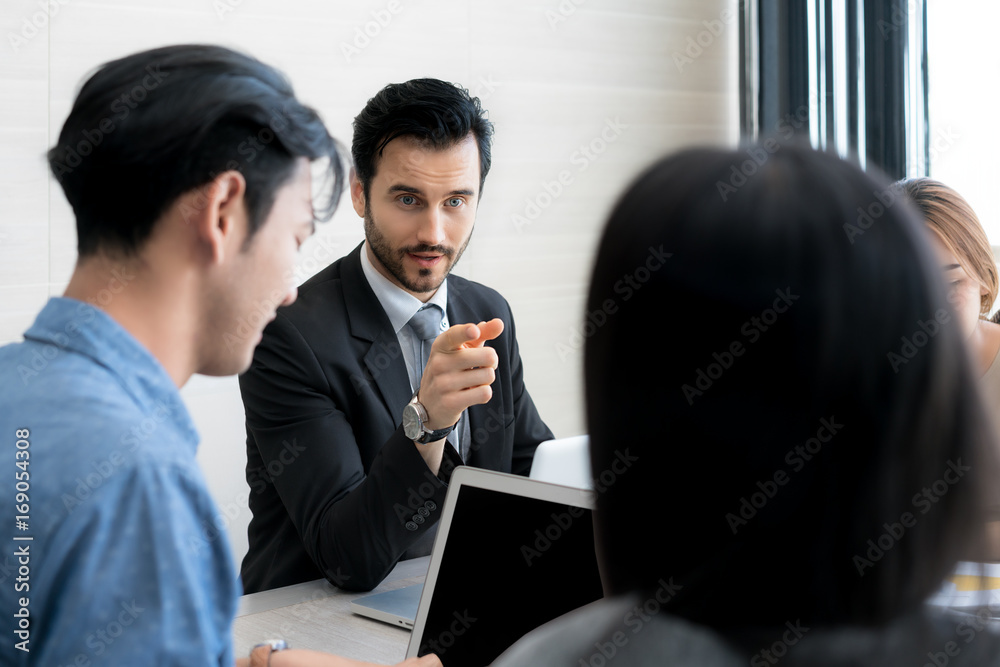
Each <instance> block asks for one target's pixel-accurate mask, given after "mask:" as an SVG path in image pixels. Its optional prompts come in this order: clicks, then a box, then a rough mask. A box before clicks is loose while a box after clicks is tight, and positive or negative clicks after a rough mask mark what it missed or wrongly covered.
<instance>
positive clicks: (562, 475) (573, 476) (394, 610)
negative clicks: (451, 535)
mask: <svg viewBox="0 0 1000 667" xmlns="http://www.w3.org/2000/svg"><path fill="white" fill-rule="evenodd" d="M589 443H590V438H589V437H588V436H586V435H578V436H573V437H569V438H560V439H556V440H546V441H545V442H542V443H540V444H539V445H538V448H537V449H536V450H535V456H534V460H533V462H532V465H531V474H530V476H531V478H532V479H537V480H540V481H543V482H551V483H553V484H561V485H563V486H572V487H576V488H579V489H587V490H590V489H592V488H593V480H592V479H591V475H590V454H589V451H588V446H589ZM522 479H523V478H522ZM452 483H454V482H452ZM422 589H423V584H414V585H412V586H406V587H404V588H398V589H396V590H392V591H387V592H384V593H375V594H373V595H367V596H365V597H361V598H357V599H356V600H353V601H352V602H351V611H352V612H353V613H355V614H358V615H360V616H367V617H368V618H373V619H375V620H378V621H382V622H384V623H389V624H390V625H395V626H398V627H403V628H408V629H412V628H413V623H414V621H415V620H416V616H417V607H418V606H419V602H420V592H421V590H422Z"/></svg>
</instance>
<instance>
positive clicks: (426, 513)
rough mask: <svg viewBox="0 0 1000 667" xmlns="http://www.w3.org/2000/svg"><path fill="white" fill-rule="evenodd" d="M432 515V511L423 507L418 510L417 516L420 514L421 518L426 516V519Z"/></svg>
mask: <svg viewBox="0 0 1000 667" xmlns="http://www.w3.org/2000/svg"><path fill="white" fill-rule="evenodd" d="M430 513H431V511H430V510H429V509H427V508H426V507H421V508H420V509H418V510H417V514H419V515H420V516H424V517H425V516H430Z"/></svg>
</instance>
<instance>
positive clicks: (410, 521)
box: [240, 245, 552, 593]
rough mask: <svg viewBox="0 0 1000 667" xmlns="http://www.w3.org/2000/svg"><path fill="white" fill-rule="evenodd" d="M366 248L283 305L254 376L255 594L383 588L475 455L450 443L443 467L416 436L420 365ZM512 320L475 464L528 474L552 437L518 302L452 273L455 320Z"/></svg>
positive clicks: (250, 450) (250, 411)
mask: <svg viewBox="0 0 1000 667" xmlns="http://www.w3.org/2000/svg"><path fill="white" fill-rule="evenodd" d="M361 252H363V245H362V246H359V247H358V248H355V249H354V251H353V252H351V253H350V254H349V255H347V256H346V257H343V258H341V259H339V260H337V261H336V262H334V263H333V264H331V265H330V266H328V267H327V268H326V269H324V270H323V271H321V272H320V273H318V274H317V275H315V276H314V277H312V278H311V279H310V280H308V281H306V282H305V283H304V284H303V285H302V286H301V287H300V288H299V296H298V300H297V301H296V302H295V303H293V304H292V305H290V306H287V307H285V308H281V309H279V310H278V315H277V318H276V319H275V320H274V321H273V322H272V323H271V324H270V325H269V326H268V327H267V329H266V330H265V331H264V338H263V341H261V343H260V345H258V347H257V350H256V352H255V353H254V360H253V365H252V366H251V367H250V369H249V370H248V371H247V372H246V373H245V374H244V375H242V376H241V377H240V391H241V392H242V395H243V403H244V406H245V408H246V428H247V468H246V473H247V482H248V483H249V485H250V509H251V511H252V512H253V518H252V520H251V521H250V528H249V538H250V550H249V552H248V553H247V556H246V558H244V560H243V567H242V576H243V585H244V589H245V591H246V592H247V593H253V592H257V591H261V590H267V589H270V588H276V587H279V586H287V585H289V584H294V583H298V582H302V581H309V580H311V579H318V578H320V577H326V578H327V579H328V580H330V581H331V582H332V583H333V584H334V585H336V586H339V587H341V588H344V589H348V590H371V589H372V588H374V587H375V586H377V585H378V584H379V583H380V582H381V581H382V580H383V579H384V578H385V576H386V574H388V573H389V571H390V570H391V569H392V568H393V566H394V565H395V564H396V562H397V561H398V560H399V559H400V558H401V557H404V554H405V556H406V557H411V556H416V555H423V554H426V553H429V552H430V546H431V542H432V540H431V537H432V533H433V531H432V527H433V526H435V525H436V523H437V520H438V517H439V516H440V512H441V508H442V506H443V504H444V496H445V491H446V490H447V480H448V479H449V478H450V474H451V471H452V470H453V469H454V467H455V465H460V464H461V463H462V461H461V459H460V458H459V456H458V454H457V453H456V452H455V451H454V449H453V448H452V447H451V446H450V445H448V446H446V447H445V461H444V462H443V464H442V466H441V471H440V472H439V474H438V475H437V476H435V475H433V474H432V473H431V471H430V469H429V468H428V467H427V465H426V464H425V463H424V461H423V459H422V458H421V457H420V454H419V453H418V452H417V450H416V446H415V445H414V444H413V442H412V441H411V440H408V439H407V438H406V436H404V435H403V431H402V427H401V426H400V420H401V417H402V411H403V406H404V405H406V403H407V402H408V401H409V400H410V397H411V392H410V382H409V378H408V376H407V373H406V364H405V363H404V361H403V356H402V352H401V350H400V346H399V342H398V340H397V337H396V334H395V332H393V330H392V325H391V324H390V322H389V318H388V316H387V315H386V314H385V311H383V310H382V306H381V304H380V303H379V301H378V298H377V297H376V296H375V293H374V292H373V291H372V289H371V287H370V286H369V284H368V281H367V279H366V278H365V276H364V273H363V271H362V268H361V255H360V253H361ZM494 317H499V318H500V319H502V320H503V322H504V331H503V333H502V334H501V335H500V336H499V337H498V338H497V339H496V340H493V341H489V342H488V343H487V344H488V345H490V346H491V347H493V348H494V349H495V350H496V352H497V356H498V357H499V362H500V364H499V368H498V370H497V375H496V380H495V381H494V383H493V385H492V388H493V397H492V399H490V401H489V402H488V403H487V404H485V405H476V406H472V407H471V408H469V428H470V433H471V436H472V441H471V443H470V447H471V449H470V453H469V460H468V461H467V462H466V463H467V464H468V465H472V466H476V467H480V468H488V469H491V470H499V471H503V472H514V473H517V474H522V475H526V474H527V473H528V470H529V469H530V467H531V461H532V458H533V456H534V452H535V448H536V446H537V445H538V443H539V442H541V441H543V440H548V439H550V438H551V437H552V432H551V431H550V430H549V428H548V427H547V426H546V425H545V424H544V423H543V422H542V420H541V419H540V418H539V416H538V412H537V410H536V409H535V405H534V403H533V402H532V400H531V397H530V396H529V395H528V391H527V390H526V389H525V387H524V381H523V375H522V369H521V357H520V354H519V353H518V347H517V340H516V337H515V329H514V321H513V318H512V316H511V311H510V305H509V304H508V303H507V301H506V300H505V299H504V298H503V297H501V296H500V295H499V294H498V293H497V292H495V291H494V290H492V289H490V288H488V287H485V286H483V285H480V284H478V283H474V282H471V281H469V280H465V279H464V278H460V277H458V276H449V277H448V319H449V321H450V322H451V323H452V324H462V323H467V322H473V323H475V322H480V321H488V320H490V319H493V318H494Z"/></svg>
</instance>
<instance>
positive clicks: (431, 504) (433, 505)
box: [424, 500, 438, 512]
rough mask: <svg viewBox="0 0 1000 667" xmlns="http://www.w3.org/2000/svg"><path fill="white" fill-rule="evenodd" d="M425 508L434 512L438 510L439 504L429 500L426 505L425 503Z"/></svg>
mask: <svg viewBox="0 0 1000 667" xmlns="http://www.w3.org/2000/svg"><path fill="white" fill-rule="evenodd" d="M424 507H426V508H427V509H429V510H430V511H432V512H433V511H434V510H436V509H437V508H438V506H437V503H436V502H434V501H433V500H428V501H427V502H426V503H424Z"/></svg>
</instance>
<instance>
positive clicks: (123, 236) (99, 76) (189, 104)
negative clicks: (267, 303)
mask: <svg viewBox="0 0 1000 667" xmlns="http://www.w3.org/2000/svg"><path fill="white" fill-rule="evenodd" d="M300 157H305V158H308V159H309V160H328V164H327V165H325V166H326V169H327V177H328V180H329V181H330V182H329V183H327V185H328V186H329V193H328V197H327V201H326V202H324V203H322V204H320V205H319V206H318V207H317V218H319V219H321V220H325V219H328V218H329V217H330V216H332V215H333V211H334V209H335V208H336V206H337V202H338V199H339V197H340V193H341V190H342V184H343V181H344V169H345V168H344V164H343V162H342V158H341V155H340V151H339V149H338V146H337V144H336V142H335V140H334V139H333V138H332V137H331V136H330V134H329V132H327V129H326V127H325V126H324V125H323V122H322V121H321V120H320V118H319V116H318V115H317V114H316V112H315V111H314V110H313V109H311V108H309V107H306V106H304V105H302V103H300V102H299V101H298V100H297V99H296V98H295V94H294V92H293V90H292V86H291V84H290V83H289V82H288V80H287V79H286V78H285V77H284V76H283V75H282V74H281V73H280V72H278V71H277V70H275V69H274V68H272V67H269V66H268V65H265V64H263V63H261V62H260V61H258V60H255V59H254V58H251V57H249V56H246V55H243V54H241V53H237V52H235V51H231V50H229V49H226V48H223V47H220V46H205V45H180V46H168V47H164V48H158V49H153V50H150V51H143V52H141V53H136V54H133V55H130V56H127V57H125V58H121V59H119V60H115V61H112V62H109V63H107V64H105V65H103V66H102V67H100V68H99V69H98V70H97V72H96V73H94V74H93V75H92V76H91V77H90V78H89V79H88V80H87V82H86V83H84V84H83V87H82V88H81V90H80V93H79V95H77V98H76V101H75V102H74V104H73V109H72V110H71V111H70V114H69V118H67V119H66V123H65V124H64V125H63V128H62V132H61V133H60V134H59V141H58V143H57V144H56V145H55V146H54V147H53V148H52V149H51V150H50V151H49V154H48V159H49V166H50V168H51V169H52V173H53V174H54V175H55V177H56V180H58V181H59V184H60V185H61V186H62V188H63V191H64V192H65V193H66V199H68V200H69V203H70V204H71V205H72V207H73V212H74V213H75V214H76V224H77V237H78V239H77V245H78V251H79V253H80V255H81V256H86V255H89V254H93V253H95V252H97V251H98V250H113V251H116V252H123V253H125V254H132V253H134V252H135V251H136V250H137V249H138V248H139V247H140V246H141V245H142V244H143V242H144V241H145V240H146V239H147V238H148V237H149V235H150V232H151V231H152V228H153V225H154V223H155V222H156V221H157V220H158V219H159V217H160V216H161V215H162V214H163V213H164V212H165V211H166V210H167V208H169V207H170V205H171V204H172V203H173V202H174V201H175V200H176V199H177V198H178V197H179V196H180V195H182V194H184V193H185V192H189V191H191V190H193V189H195V188H197V187H199V186H203V185H205V184H207V183H209V182H211V181H212V179H213V178H215V177H216V176H217V175H218V174H220V173H222V172H224V171H227V170H230V169H236V170H238V171H240V172H241V173H242V174H243V176H244V178H245V179H246V184H247V185H246V204H247V209H248V214H249V232H250V236H251V237H252V235H253V233H254V232H256V230H257V229H259V228H260V226H261V225H262V224H263V222H264V220H266V219H267V215H268V213H269V212H270V210H271V206H272V205H273V204H274V197H275V193H276V191H277V190H278V188H279V187H280V186H282V185H284V184H285V183H286V182H287V181H288V179H289V178H291V176H292V174H293V173H294V167H295V161H296V159H297V158H300Z"/></svg>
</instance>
